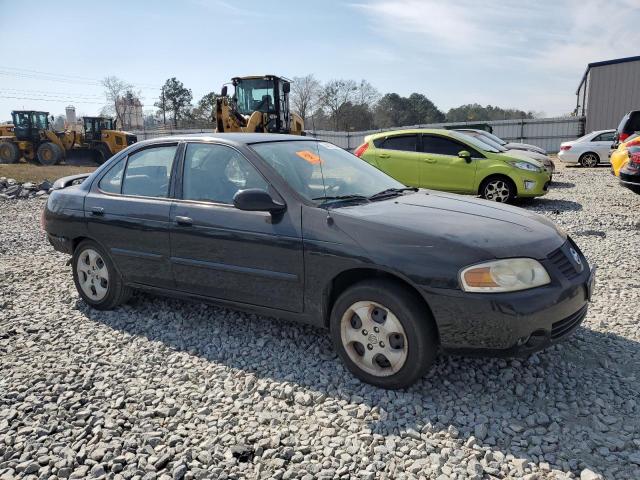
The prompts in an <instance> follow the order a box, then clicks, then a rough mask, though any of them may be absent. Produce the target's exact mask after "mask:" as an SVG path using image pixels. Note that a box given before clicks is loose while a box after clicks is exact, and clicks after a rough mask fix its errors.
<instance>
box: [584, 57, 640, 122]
mask: <svg viewBox="0 0 640 480" xmlns="http://www.w3.org/2000/svg"><path fill="white" fill-rule="evenodd" d="M576 95H577V97H578V98H577V102H576V113H577V114H578V115H580V116H584V117H586V125H585V132H586V133H588V132H592V131H594V130H604V129H608V128H616V127H617V126H618V124H619V123H620V120H621V119H622V117H623V115H624V114H626V113H627V112H629V111H630V110H640V56H637V57H627V58H617V59H615V60H606V61H604V62H594V63H590V64H589V65H587V69H586V70H585V72H584V75H583V76H582V80H581V81H580V85H579V86H578V90H577V91H576Z"/></svg>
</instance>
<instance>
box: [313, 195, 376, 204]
mask: <svg viewBox="0 0 640 480" xmlns="http://www.w3.org/2000/svg"><path fill="white" fill-rule="evenodd" d="M311 200H324V202H322V203H327V202H340V201H343V202H344V201H350V200H359V201H366V202H368V201H369V198H368V197H366V196H364V195H334V196H327V197H315V198H312V199H311Z"/></svg>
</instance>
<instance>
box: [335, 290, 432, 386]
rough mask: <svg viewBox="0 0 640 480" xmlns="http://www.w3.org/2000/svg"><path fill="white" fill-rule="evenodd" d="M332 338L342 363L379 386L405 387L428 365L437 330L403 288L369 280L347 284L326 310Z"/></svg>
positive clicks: (418, 302)
mask: <svg viewBox="0 0 640 480" xmlns="http://www.w3.org/2000/svg"><path fill="white" fill-rule="evenodd" d="M330 322H331V325H330V327H331V338H332V340H333V343H334V346H335V348H336V350H337V351H338V354H339V355H340V357H341V358H342V360H343V361H344V362H345V364H346V365H347V368H348V369H349V370H350V371H351V372H352V373H353V374H354V375H355V376H356V377H358V378H360V379H361V380H363V381H365V382H367V383H370V384H372V385H376V386H378V387H383V388H391V389H396V388H405V387H408V386H410V385H411V384H413V383H414V382H416V381H417V380H419V379H420V378H421V377H422V376H423V375H424V374H425V373H426V372H427V370H428V369H429V367H430V366H431V365H432V364H433V362H434V360H435V356H436V353H437V344H438V342H437V333H436V329H435V326H434V322H433V319H432V318H431V315H430V313H429V311H428V309H427V308H426V306H425V305H424V303H422V302H421V301H420V300H419V299H418V298H416V296H415V294H413V292H410V291H408V290H407V288H406V287H404V286H402V285H400V284H398V283H396V282H393V281H389V280H369V281H364V282H360V283H357V284H356V285H353V286H352V287H350V288H348V289H347V290H346V291H345V292H344V293H342V295H340V297H339V298H338V299H337V300H336V303H335V305H334V307H333V310H332V312H331V320H330Z"/></svg>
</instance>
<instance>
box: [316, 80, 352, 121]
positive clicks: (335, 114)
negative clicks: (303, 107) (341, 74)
mask: <svg viewBox="0 0 640 480" xmlns="http://www.w3.org/2000/svg"><path fill="white" fill-rule="evenodd" d="M357 90H358V84H357V83H356V82H354V81H353V80H343V79H340V80H330V81H329V82H327V83H326V84H325V86H324V87H323V88H322V92H321V93H320V104H321V106H322V107H323V108H324V109H325V110H327V111H328V113H329V115H330V116H331V117H332V118H333V123H334V125H335V129H336V130H338V129H339V126H340V117H341V116H340V110H341V109H342V107H343V106H344V105H346V104H347V103H349V102H352V101H353V100H354V98H355V95H356V92H357Z"/></svg>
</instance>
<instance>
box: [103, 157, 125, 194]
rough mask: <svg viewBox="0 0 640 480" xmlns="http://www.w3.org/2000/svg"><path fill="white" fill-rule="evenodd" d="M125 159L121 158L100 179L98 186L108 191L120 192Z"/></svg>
mask: <svg viewBox="0 0 640 480" xmlns="http://www.w3.org/2000/svg"><path fill="white" fill-rule="evenodd" d="M124 163H125V162H124V160H120V161H119V162H118V163H116V164H115V165H114V166H113V167H111V168H110V169H109V171H108V172H107V173H106V174H105V175H104V176H103V177H102V178H101V179H100V183H99V184H98V188H99V189H100V190H102V191H103V192H107V193H120V187H121V185H122V172H123V171H124Z"/></svg>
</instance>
